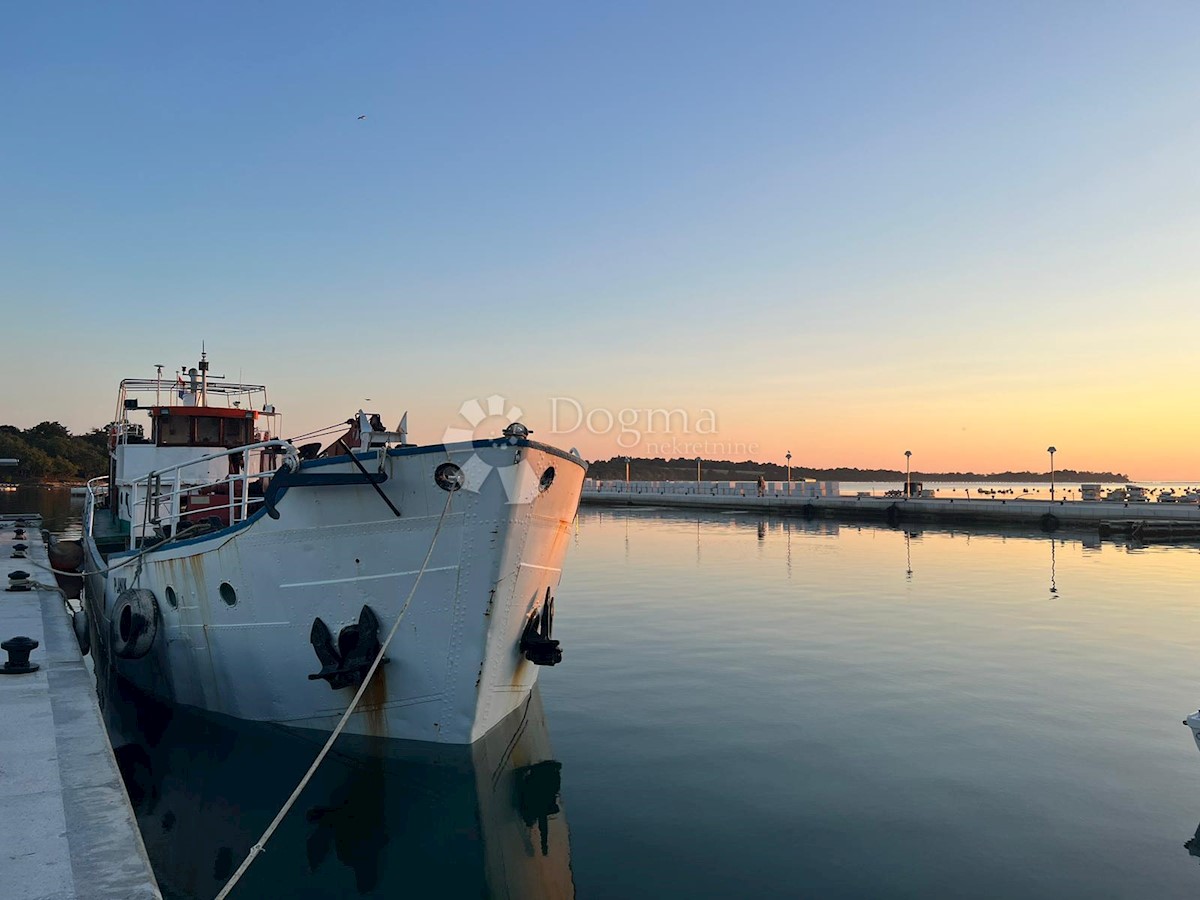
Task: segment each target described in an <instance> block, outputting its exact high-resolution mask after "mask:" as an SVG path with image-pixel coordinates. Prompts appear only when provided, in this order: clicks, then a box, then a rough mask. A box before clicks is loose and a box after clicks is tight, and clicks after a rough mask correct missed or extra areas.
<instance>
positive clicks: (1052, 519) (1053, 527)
mask: <svg viewBox="0 0 1200 900" xmlns="http://www.w3.org/2000/svg"><path fill="white" fill-rule="evenodd" d="M1041 524H1042V531H1058V516H1056V515H1055V514H1054V513H1045V514H1044V515H1043V516H1042V519H1041Z"/></svg>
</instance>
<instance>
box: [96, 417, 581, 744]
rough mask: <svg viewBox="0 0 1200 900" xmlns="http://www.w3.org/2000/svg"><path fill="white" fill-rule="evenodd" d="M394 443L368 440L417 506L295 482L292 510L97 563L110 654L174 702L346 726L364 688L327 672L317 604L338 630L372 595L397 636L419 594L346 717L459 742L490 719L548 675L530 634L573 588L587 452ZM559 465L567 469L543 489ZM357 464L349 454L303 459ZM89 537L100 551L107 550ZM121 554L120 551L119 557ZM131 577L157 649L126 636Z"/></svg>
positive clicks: (478, 733)
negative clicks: (337, 684) (457, 484)
mask: <svg viewBox="0 0 1200 900" xmlns="http://www.w3.org/2000/svg"><path fill="white" fill-rule="evenodd" d="M377 453H378V451H372V452H370V453H366V454H361V453H360V454H358V458H359V459H360V461H361V462H362V464H363V466H364V467H365V468H366V469H367V470H368V471H371V472H374V471H376V470H378V469H379V468H380V466H381V465H382V469H383V471H384V472H385V473H386V474H387V480H386V481H385V482H383V483H382V484H379V485H378V488H379V489H380V490H381V491H382V492H383V493H384V494H385V495H386V496H387V498H388V500H390V501H391V503H392V504H393V505H394V506H395V507H396V508H397V509H398V510H399V511H400V513H401V514H400V516H399V517H397V516H395V515H394V513H393V512H392V510H391V509H390V508H389V507H388V505H387V503H385V501H384V500H383V499H382V498H381V497H380V496H379V494H378V492H377V491H376V486H375V485H371V484H365V483H360V484H353V485H334V486H299V487H289V488H288V489H287V491H286V493H284V494H283V495H282V496H281V497H279V498H278V499H277V503H276V508H277V512H278V514H279V517H278V518H272V517H271V516H270V515H267V514H266V513H265V512H260V513H258V514H256V515H253V516H251V517H250V518H249V519H248V520H247V521H245V522H244V523H240V524H238V525H235V526H234V527H232V528H225V529H222V530H220V531H217V532H215V533H213V534H210V535H206V536H204V537H200V538H197V539H194V540H183V541H180V542H178V543H174V544H172V543H166V544H164V545H162V546H161V547H157V548H153V549H151V550H150V551H148V552H146V553H144V554H143V556H142V558H141V559H140V563H139V561H133V562H130V563H129V564H128V565H126V566H124V567H122V568H119V569H116V570H114V571H112V572H110V573H109V574H108V575H107V577H104V576H92V577H91V579H90V581H89V591H88V594H89V614H90V620H91V622H90V624H91V631H92V646H93V648H95V651H94V652H96V654H97V660H98V662H101V663H103V666H98V672H100V670H101V669H102V668H104V667H105V666H107V667H111V668H112V669H114V670H115V671H116V672H118V673H119V674H120V675H122V676H124V677H125V678H128V679H129V680H130V681H131V682H133V683H134V684H135V685H137V686H138V687H140V688H142V689H143V690H146V691H148V692H149V693H151V694H154V695H156V696H158V697H160V698H163V699H165V700H168V701H170V702H174V703H180V704H184V705H187V706H192V707H196V708H199V709H204V710H210V711H213V712H216V713H221V714H224V715H229V716H233V717H235V718H239V719H247V720H252V721H263V722H275V723H279V724H283V725H288V726H291V727H294V728H304V729H315V730H320V731H329V730H332V729H333V727H334V726H335V725H336V723H337V721H338V720H339V718H340V717H341V716H342V714H343V713H344V711H345V709H346V706H347V704H348V703H349V701H350V699H351V697H352V696H353V694H354V688H353V687H342V688H337V689H333V688H331V687H330V685H329V684H328V683H327V682H326V681H324V680H311V679H310V678H309V675H311V674H314V673H316V672H318V670H320V668H321V663H320V662H319V661H318V659H317V656H316V654H315V651H314V649H313V645H312V643H311V642H310V632H311V630H312V627H313V620H314V619H315V618H317V617H320V618H321V619H322V620H323V621H324V623H325V624H326V625H327V626H328V627H329V630H330V632H332V634H333V635H334V637H335V639H336V636H337V635H338V633H339V631H340V630H341V629H342V628H344V627H346V626H348V625H351V624H354V623H356V622H357V621H358V619H359V615H360V612H361V610H362V609H363V607H364V606H367V607H369V608H370V610H371V611H372V612H373V613H374V614H375V616H376V617H377V618H378V621H379V638H380V640H381V641H382V640H384V639H385V638H386V635H387V634H388V632H389V631H390V630H391V628H392V626H393V624H394V623H395V622H396V619H397V616H399V615H400V613H401V610H402V609H403V608H404V607H405V602H406V600H408V599H409V595H410V594H411V595H412V596H411V601H410V602H409V605H408V607H407V609H406V611H405V612H404V613H403V619H402V621H401V624H400V627H399V629H398V630H397V632H396V634H395V637H394V639H393V641H392V643H391V645H390V646H389V647H388V649H387V653H386V658H387V660H388V662H387V663H386V664H385V665H383V666H381V667H380V670H379V672H378V673H377V675H376V677H375V678H374V679H373V681H372V683H371V686H370V687H369V688H368V690H367V692H366V693H365V694H364V696H363V700H362V702H361V704H360V706H359V708H358V710H357V711H356V712H355V713H354V715H353V716H352V717H351V718H350V720H349V722H348V724H347V728H346V730H347V731H348V732H350V733H357V734H364V735H374V736H380V737H387V738H396V739H404V740H421V741H436V742H442V743H452V744H466V743H471V742H473V741H476V740H478V739H479V738H480V737H482V736H483V735H484V734H486V733H487V732H488V731H489V730H490V729H491V728H492V727H494V726H495V725H496V723H498V722H499V721H500V720H501V719H503V718H504V716H505V715H507V714H508V713H509V712H511V711H512V710H513V709H515V708H516V707H517V706H518V705H519V704H520V703H521V702H522V701H524V700H525V698H526V697H527V696H528V694H529V691H530V689H531V688H532V687H533V685H534V683H535V681H536V679H537V674H538V666H536V665H534V664H533V663H532V662H530V661H528V660H527V659H525V658H524V657H523V655H522V653H521V652H520V650H519V644H520V641H521V636H522V633H523V632H524V629H525V627H526V624H527V622H528V621H529V619H530V618H531V616H532V615H533V614H534V613H535V612H537V611H538V610H540V608H541V606H542V604H543V603H544V601H545V598H546V596H547V592H549V595H550V596H554V595H555V594H556V593H557V589H558V583H559V578H560V575H561V571H562V564H563V558H564V556H565V554H566V550H567V544H568V540H569V535H570V529H571V522H572V520H573V519H574V516H575V513H576V510H577V507H578V503H579V494H580V490H581V487H582V482H583V476H584V466H583V464H582V462H580V461H579V460H578V458H576V457H574V456H571V455H568V454H565V453H562V452H561V451H557V450H554V449H553V448H549V447H545V446H543V445H540V444H536V443H533V442H531V441H508V440H504V439H501V440H497V441H476V442H473V443H464V444H456V445H450V446H447V447H421V448H408V447H405V448H399V449H397V450H391V451H388V452H387V453H386V454H385V456H384V458H383V460H382V462H381V461H380V459H379V457H378V455H377ZM447 461H452V462H454V463H456V464H458V465H459V466H462V467H463V469H464V470H465V471H466V472H467V473H468V475H469V478H468V487H467V489H464V490H458V491H454V492H448V491H445V490H443V489H442V488H440V487H439V486H438V485H437V484H436V483H435V481H434V477H433V473H434V470H435V469H436V468H437V466H438V465H440V464H442V463H444V462H447ZM550 468H553V469H554V470H555V472H554V477H553V481H552V483H550V485H549V486H548V487H546V488H545V489H541V483H542V482H543V480H544V478H543V476H545V474H546V472H547V470H548V469H550ZM357 471H359V470H358V468H357V467H356V466H355V465H354V463H353V462H352V461H351V460H350V459H349V457H346V456H342V457H336V458H333V459H329V460H315V461H312V462H308V463H305V464H304V465H303V466H302V467H301V469H300V473H301V474H312V473H325V474H350V473H354V472H357ZM471 479H474V481H475V482H477V483H475V484H472V483H471ZM447 502H449V506H447ZM439 523H440V525H439ZM435 533H436V539H435ZM87 537H88V540H85V546H87V548H88V551H89V554H90V556H91V560H90V562H91V563H92V565H91V566H89V569H97V568H102V567H103V565H104V561H103V560H101V559H100V558H99V553H98V552H97V550H96V545H95V543H94V542H92V540H91V539H90V537H91V536H90V535H89V536H87ZM431 546H432V550H431ZM129 556H130V557H132V556H133V554H130V555H129ZM427 557H428V563H427V564H426V558H427ZM121 559H122V557H121V556H120V555H117V554H112V555H110V556H109V558H108V560H107V564H108V565H109V566H111V565H113V564H114V563H117V562H120V560H121ZM418 576H419V581H418ZM414 585H415V586H416V587H415V591H414ZM127 588H141V589H145V590H149V591H151V592H152V593H153V595H154V598H155V601H156V605H157V616H158V619H157V623H156V634H155V636H154V639H153V642H152V644H151V646H150V649H149V652H148V653H147V654H146V655H145V656H143V657H142V658H140V659H125V658H118V657H117V655H116V654H115V653H113V652H112V646H111V645H112V640H111V637H112V622H111V619H112V616H113V610H114V606H115V604H116V602H117V598H118V596H119V595H120V594H121V592H122V591H123V590H125V589H127ZM172 599H173V600H174V602H172ZM101 674H102V673H101Z"/></svg>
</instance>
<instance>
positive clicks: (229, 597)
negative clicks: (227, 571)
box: [219, 581, 237, 606]
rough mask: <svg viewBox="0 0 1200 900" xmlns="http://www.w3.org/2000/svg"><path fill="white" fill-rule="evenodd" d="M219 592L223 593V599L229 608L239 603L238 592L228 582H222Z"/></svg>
mask: <svg viewBox="0 0 1200 900" xmlns="http://www.w3.org/2000/svg"><path fill="white" fill-rule="evenodd" d="M219 590H220V592H221V599H222V600H224V601H225V604H226V605H227V606H233V605H234V604H235V603H237V591H235V590H234V589H233V585H232V584H230V583H229V582H228V581H222V582H221V587H220V588H219Z"/></svg>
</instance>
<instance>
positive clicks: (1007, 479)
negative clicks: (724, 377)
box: [588, 456, 1200, 484]
mask: <svg viewBox="0 0 1200 900" xmlns="http://www.w3.org/2000/svg"><path fill="white" fill-rule="evenodd" d="M628 466H629V474H630V478H631V479H633V480H635V481H695V480H696V460H695V459H646V458H638V457H633V458H632V459H630V460H629V463H628ZM625 467H626V458H625V457H624V456H614V457H612V458H611V459H604V460H596V461H595V462H591V463H589V464H588V476H589V477H590V478H597V479H602V480H611V479H621V480H624V478H625V471H626V468H625ZM788 471H789V469H788V467H787V466H786V465H779V464H778V463H760V462H755V461H753V460H742V461H734V460H720V459H702V460H700V477H701V479H702V480H704V481H754V480H756V479H757V478H759V477H762V478H764V479H766V480H768V481H784V480H786V479H787V477H788ZM790 471H791V477H792V479H793V480H800V479H804V478H812V479H815V480H816V481H847V482H880V481H891V482H896V481H900V482H902V481H904V480H905V478H906V477H907V478H909V479H911V480H912V481H920V482H931V483H932V482H957V483H960V484H962V483H974V482H985V481H986V482H991V483H1001V484H1023V483H1026V484H1049V483H1050V481H1051V475H1050V473H1049V472H1012V471H1008V472H993V473H988V474H980V473H978V472H925V471H918V470H916V469H914V470H913V471H912V472H911V473H908V474H907V475H906V473H905V472H904V470H903V469H857V468H850V467H832V468H812V467H808V466H799V465H796V466H792V467H791V469H790ZM1053 480H1054V481H1055V482H1056V483H1068V482H1080V483H1083V484H1088V483H1097V484H1116V483H1120V484H1130V483H1135V482H1136V480H1137V479H1132V478H1130V477H1129V476H1128V475H1127V474H1125V473H1123V472H1091V471H1079V470H1076V469H1062V470H1055V472H1054V476H1053ZM1150 480H1152V481H1156V482H1157V481H1169V482H1170V483H1176V482H1178V483H1181V484H1183V483H1188V481H1189V479H1186V478H1184V479H1161V478H1155V479H1150ZM1192 480H1193V481H1198V482H1200V478H1197V479H1192Z"/></svg>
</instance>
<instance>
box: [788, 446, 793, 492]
mask: <svg viewBox="0 0 1200 900" xmlns="http://www.w3.org/2000/svg"><path fill="white" fill-rule="evenodd" d="M787 469H788V487H787V492H788V496H791V493H792V451H791V450H789V451H788V452H787Z"/></svg>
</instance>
